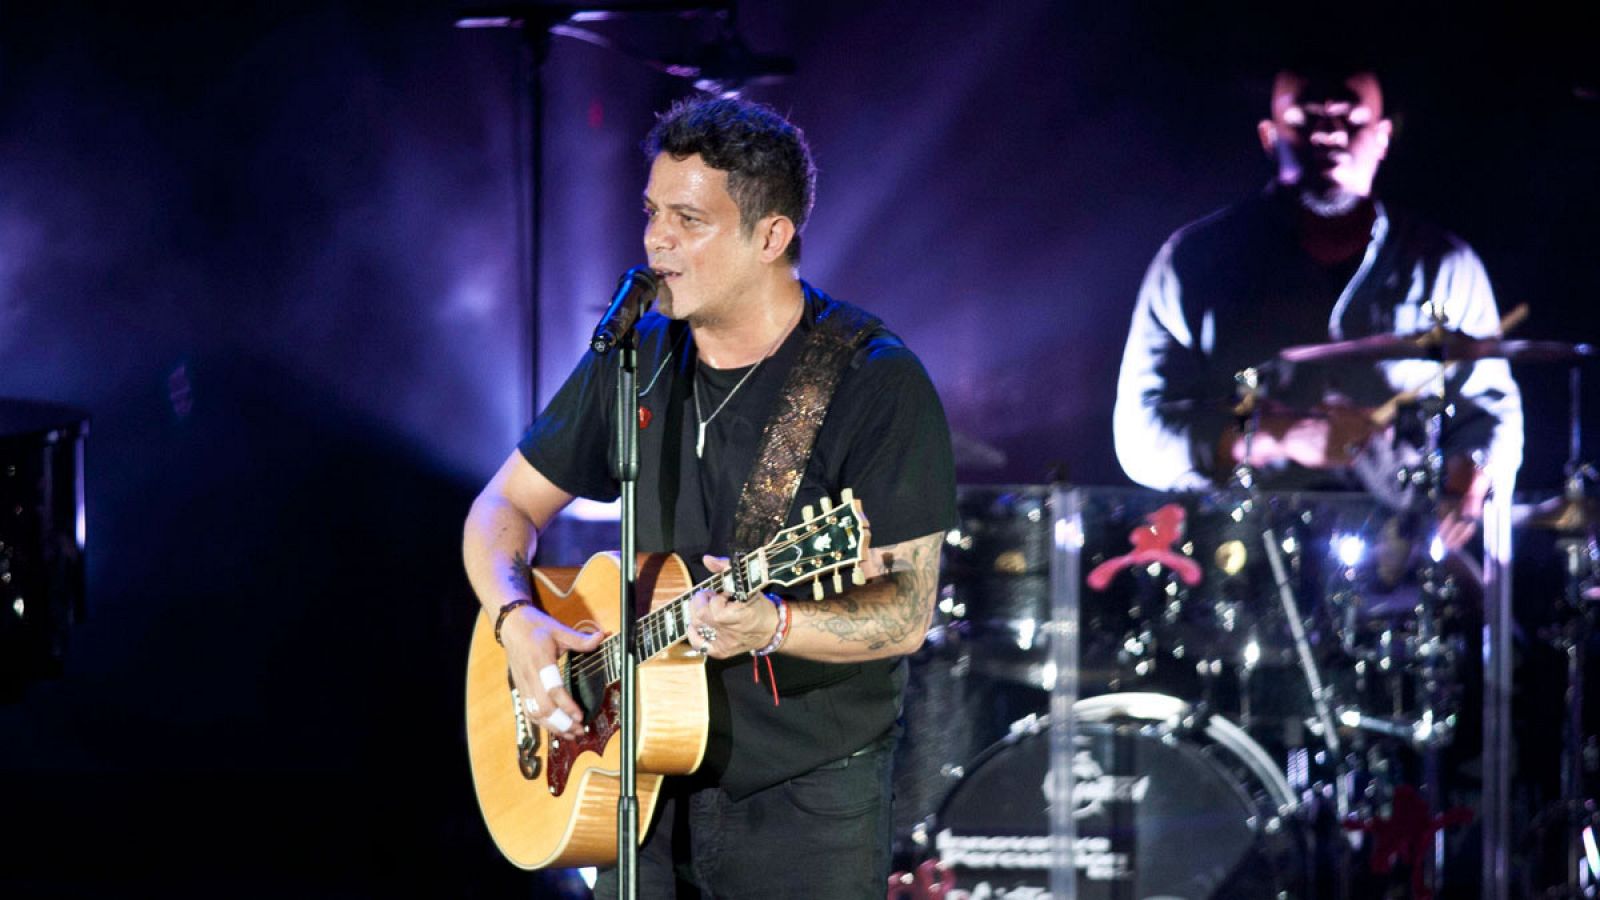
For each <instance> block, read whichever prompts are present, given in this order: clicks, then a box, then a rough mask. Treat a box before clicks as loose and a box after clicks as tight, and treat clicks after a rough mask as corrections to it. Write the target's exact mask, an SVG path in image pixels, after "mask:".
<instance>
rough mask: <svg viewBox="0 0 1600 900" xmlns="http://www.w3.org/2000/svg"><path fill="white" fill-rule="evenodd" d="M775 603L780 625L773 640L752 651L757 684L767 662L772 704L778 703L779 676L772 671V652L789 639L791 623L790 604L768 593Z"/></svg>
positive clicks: (751, 670) (753, 677) (754, 677)
mask: <svg viewBox="0 0 1600 900" xmlns="http://www.w3.org/2000/svg"><path fill="white" fill-rule="evenodd" d="M767 596H768V597H770V598H771V600H772V602H773V605H775V606H777V607H778V627H777V629H776V630H775V631H774V632H773V633H772V640H771V641H769V642H767V645H766V646H765V647H762V648H761V649H760V650H751V651H750V657H751V659H750V680H751V681H753V682H755V683H756V684H760V683H761V662H762V660H765V661H766V663H767V680H768V681H770V682H772V705H773V706H777V705H778V676H777V675H776V674H774V673H773V671H772V654H774V653H777V652H778V648H779V647H782V646H783V642H784V641H786V640H788V639H789V625H790V623H791V621H792V620H791V619H790V612H789V604H787V603H785V602H784V600H783V598H782V597H779V596H778V595H777V594H768V595H767Z"/></svg>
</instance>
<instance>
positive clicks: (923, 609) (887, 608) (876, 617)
mask: <svg viewBox="0 0 1600 900" xmlns="http://www.w3.org/2000/svg"><path fill="white" fill-rule="evenodd" d="M939 538H940V535H938V534H930V535H927V536H926V537H920V538H916V539H914V540H910V541H906V542H904V543H902V544H899V545H897V546H895V547H894V548H892V549H890V550H887V551H885V552H884V554H883V568H884V570H885V572H886V573H887V574H886V576H885V577H884V578H881V579H874V580H873V581H872V582H870V583H868V584H866V585H863V586H862V587H858V588H854V589H852V590H848V591H845V592H844V593H842V594H838V595H836V596H833V597H826V598H823V599H822V600H818V601H815V602H813V603H808V604H803V605H804V607H805V609H806V610H807V611H809V613H810V616H809V618H810V619H811V623H812V624H813V625H814V626H815V627H816V628H818V629H821V630H822V631H825V632H827V633H829V634H831V635H833V636H834V637H836V638H838V639H839V641H840V642H841V643H848V644H859V645H863V646H864V647H865V648H866V649H868V650H881V649H883V648H885V647H891V646H894V645H896V644H900V643H903V642H905V641H907V640H909V639H910V638H911V636H912V635H913V634H916V633H920V632H922V631H925V630H926V629H927V627H928V618H929V616H930V615H931V614H932V611H933V598H934V595H935V594H936V593H937V591H938V586H939Z"/></svg>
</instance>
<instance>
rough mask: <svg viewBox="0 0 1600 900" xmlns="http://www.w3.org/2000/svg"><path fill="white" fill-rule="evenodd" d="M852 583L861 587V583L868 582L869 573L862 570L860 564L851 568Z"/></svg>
mask: <svg viewBox="0 0 1600 900" xmlns="http://www.w3.org/2000/svg"><path fill="white" fill-rule="evenodd" d="M850 583H851V584H853V585H855V586H856V587H860V586H861V585H863V584H866V583H867V575H866V573H865V572H863V571H861V567H860V566H856V567H855V568H853V569H851V570H850Z"/></svg>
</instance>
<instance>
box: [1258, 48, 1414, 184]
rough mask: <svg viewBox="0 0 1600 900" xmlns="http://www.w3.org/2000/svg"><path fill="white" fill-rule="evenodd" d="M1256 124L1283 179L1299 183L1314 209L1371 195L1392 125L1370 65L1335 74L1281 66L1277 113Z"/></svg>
mask: <svg viewBox="0 0 1600 900" xmlns="http://www.w3.org/2000/svg"><path fill="white" fill-rule="evenodd" d="M1257 130H1258V133H1259V135H1260V137H1261V145H1262V147H1264V148H1265V149H1266V150H1267V152H1268V153H1269V154H1271V155H1272V157H1273V159H1274V160H1275V161H1276V163H1277V166H1278V181H1279V182H1280V183H1281V184H1284V185H1286V186H1290V187H1294V188H1296V189H1298V192H1299V194H1300V196H1301V197H1302V198H1303V199H1304V200H1306V201H1307V202H1308V205H1311V206H1312V207H1313V209H1317V208H1324V209H1326V210H1327V211H1329V212H1341V211H1343V210H1344V209H1348V208H1349V207H1350V206H1353V205H1354V204H1355V202H1356V201H1358V200H1360V199H1362V198H1365V197H1369V196H1371V194H1372V180H1373V177H1374V176H1375V175H1377V173H1378V164H1379V163H1380V162H1382V161H1383V157H1384V155H1385V154H1386V153H1387V152H1388V150H1389V135H1390V133H1391V131H1392V130H1393V125H1392V124H1391V123H1390V121H1389V120H1388V119H1386V118H1384V117H1383V90H1382V88H1380V87H1379V86H1378V78H1377V76H1375V75H1373V74H1372V73H1371V72H1359V73H1356V74H1352V75H1348V76H1335V77H1331V78H1330V77H1307V76H1304V75H1300V74H1298V73H1295V72H1280V73H1278V77H1277V79H1276V80H1275V81H1274V83H1273V86H1272V118H1270V119H1265V120H1262V122H1261V124H1260V125H1259V126H1258V128H1257Z"/></svg>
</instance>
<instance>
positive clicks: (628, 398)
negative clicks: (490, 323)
mask: <svg viewBox="0 0 1600 900" xmlns="http://www.w3.org/2000/svg"><path fill="white" fill-rule="evenodd" d="M615 349H616V351H617V394H616V404H615V406H614V407H613V410H612V411H613V414H614V415H613V425H612V428H613V430H612V440H611V460H610V462H611V477H612V478H614V479H616V481H617V482H618V483H619V484H621V485H622V510H621V525H622V559H621V563H622V579H621V598H620V600H619V602H620V603H621V604H622V615H621V616H620V617H619V618H618V622H620V624H619V625H618V626H617V643H618V645H619V646H620V649H621V652H622V654H623V658H622V659H621V660H619V662H620V663H621V665H620V667H619V668H620V670H621V672H622V690H621V697H620V699H619V700H618V709H617V715H618V718H619V719H620V720H621V736H620V740H621V742H622V779H621V783H620V784H619V785H618V789H617V896H618V897H619V898H621V900H633V898H636V897H638V896H639V866H638V863H639V796H638V793H639V787H638V771H637V765H636V763H637V758H638V753H637V748H638V728H637V724H638V721H637V720H638V694H637V690H638V680H639V679H638V674H639V673H638V669H639V652H638V648H637V647H636V646H635V637H634V632H635V623H634V620H633V617H634V605H635V604H634V595H635V591H634V586H635V583H636V582H637V581H638V577H639V573H638V560H637V556H636V550H635V547H634V541H635V536H634V520H635V516H636V510H635V503H636V497H635V490H636V489H637V487H638V481H639V393H638V390H637V388H636V384H637V382H638V375H639V366H638V363H639V360H638V338H637V337H636V335H635V333H634V329H632V328H629V329H628V330H627V331H626V332H625V333H624V334H623V335H622V340H621V341H620V342H619V343H618V344H617V346H616V348H615Z"/></svg>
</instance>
